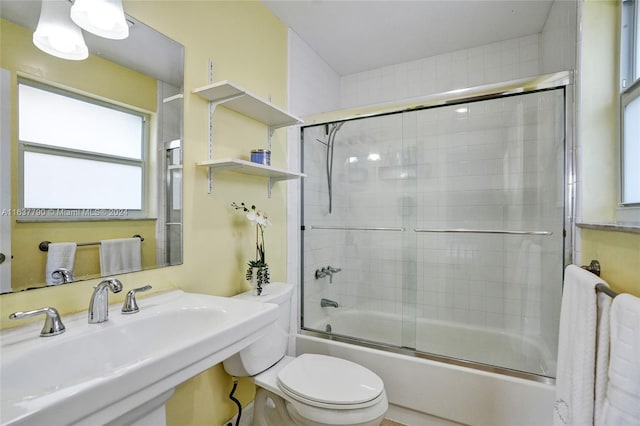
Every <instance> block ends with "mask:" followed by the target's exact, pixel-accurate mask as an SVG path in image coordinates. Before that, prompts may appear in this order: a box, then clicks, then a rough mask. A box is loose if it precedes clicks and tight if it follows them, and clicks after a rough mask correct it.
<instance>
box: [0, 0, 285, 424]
mask: <svg viewBox="0 0 640 426" xmlns="http://www.w3.org/2000/svg"><path fill="white" fill-rule="evenodd" d="M124 6H125V11H126V12H127V13H129V14H131V15H132V16H133V17H134V18H136V19H139V20H140V21H142V22H144V23H145V24H147V25H150V26H152V27H154V28H156V29H157V30H158V31H160V32H162V33H164V34H165V35H167V36H169V37H171V38H173V39H174V40H176V41H178V42H179V43H182V44H183V45H184V46H185V99H184V140H185V150H184V164H185V166H184V174H183V179H184V198H183V203H184V264H183V265H180V266H173V267H168V268H162V269H155V270H151V271H144V272H138V273H133V274H126V275H123V276H122V277H121V280H122V282H123V284H124V286H125V290H127V289H129V288H132V287H135V286H137V285H140V284H151V285H152V286H153V287H154V289H153V292H158V291H165V290H168V289H172V288H182V289H184V290H186V291H195V292H201V293H207V294H216V295H233V294H236V293H238V292H240V291H243V290H245V289H247V288H248V287H247V284H246V282H245V281H244V269H245V264H246V262H247V261H248V260H250V259H252V258H253V256H254V249H253V248H254V241H255V234H254V229H253V228H251V227H250V226H249V223H248V221H245V220H238V217H239V216H238V215H239V213H237V212H235V211H234V210H233V209H231V207H229V205H230V204H231V202H233V201H236V202H241V201H244V202H247V203H252V204H255V205H256V206H257V207H258V208H259V209H262V210H265V211H266V212H267V213H268V214H269V217H270V219H271V221H272V222H273V226H272V227H270V228H268V229H267V230H266V232H265V238H266V248H267V258H268V261H269V264H270V266H271V271H272V280H274V281H278V280H279V281H282V280H284V279H285V278H286V210H285V208H286V207H285V186H284V185H283V184H276V185H275V186H274V190H273V195H272V198H270V199H269V198H267V186H266V185H267V184H266V180H265V179H264V178H260V177H252V176H245V175H236V174H232V173H228V174H219V175H216V179H215V181H214V191H213V193H212V194H207V173H206V170H204V169H200V168H196V166H195V163H196V162H197V161H202V160H206V159H207V129H208V124H207V123H208V122H207V114H208V113H207V111H208V107H207V102H206V101H204V100H203V99H201V98H199V97H198V96H196V95H192V94H191V93H190V92H191V90H192V89H193V88H195V87H199V86H202V85H205V84H207V82H208V81H207V77H208V61H209V59H211V60H213V62H214V78H215V80H216V81H219V80H231V81H233V82H235V83H237V84H239V85H241V86H243V87H245V88H247V89H248V90H250V91H251V92H253V93H255V94H256V95H258V96H261V97H264V98H267V97H268V96H271V100H272V102H273V103H274V104H276V105H278V106H280V107H283V108H286V87H287V66H286V65H287V32H286V28H285V27H284V26H283V25H282V24H281V23H280V22H279V21H278V20H277V19H276V18H275V17H274V16H273V15H272V14H271V13H270V12H269V11H268V10H267V9H266V7H264V6H263V5H262V3H260V2H257V1H185V0H183V1H179V0H175V1H133V0H131V1H126V0H125V3H124ZM285 137H286V135H285V131H284V130H278V131H276V132H275V135H274V138H273V146H272V164H273V165H274V166H276V167H285V165H286V157H285V155H286V147H285ZM266 140H267V129H266V126H264V125H262V124H261V123H258V122H255V121H253V120H250V119H247V118H245V117H242V116H240V115H238V114H236V113H234V112H232V111H230V110H227V109H226V108H224V107H217V109H216V111H215V115H214V156H215V157H216V158H221V157H227V156H234V157H240V158H242V157H244V158H248V156H249V151H250V150H251V149H253V148H264V147H265V145H266ZM97 282H98V281H97V280H90V281H85V282H81V283H75V284H72V285H69V286H61V287H57V288H45V289H40V290H33V291H29V292H20V293H13V294H7V295H2V296H0V309H1V311H2V313H1V318H0V327H3V328H6V327H12V326H16V325H18V324H16V323H15V322H10V321H9V320H8V319H7V316H8V313H10V312H13V311H15V310H25V309H31V308H37V307H40V306H45V305H53V306H55V307H56V308H57V309H58V310H59V311H61V313H62V314H63V315H64V314H68V313H71V312H80V311H84V310H86V308H87V306H88V303H89V298H90V296H91V291H92V286H93V285H95V284H97ZM124 293H125V291H123V292H121V293H119V294H116V295H110V297H111V302H121V301H122V299H123V297H124ZM144 296H145V295H141V299H140V300H143V297H144ZM141 306H143V305H142V304H141ZM230 389H231V383H230V378H229V376H228V375H226V374H225V373H224V371H223V370H222V367H221V366H220V365H218V366H216V367H213V368H212V369H210V370H208V371H206V372H204V373H202V374H201V375H199V376H197V377H196V378H194V379H192V380H190V381H189V382H187V383H185V384H183V385H182V386H180V387H179V388H178V389H177V391H176V394H175V395H174V397H172V399H171V400H170V401H169V403H168V405H167V407H168V408H167V416H168V423H169V424H170V425H180V426H186V425H205V424H206V425H217V424H222V422H223V421H225V420H226V419H227V418H229V417H230V416H231V415H232V414H233V413H234V412H235V405H234V404H233V403H232V402H231V401H229V399H228V397H227V395H228V393H229V391H230ZM238 390H239V397H240V400H241V401H242V403H243V404H246V403H247V402H249V401H250V400H251V399H252V397H253V386H252V385H250V384H249V383H248V382H247V381H243V382H242V383H241V385H240V386H239V389H238Z"/></svg>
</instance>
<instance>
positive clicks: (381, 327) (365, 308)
mask: <svg viewBox="0 0 640 426" xmlns="http://www.w3.org/2000/svg"><path fill="white" fill-rule="evenodd" d="M414 127H415V126H413V128H414ZM405 128H406V125H405V121H404V117H403V115H402V114H394V115H388V116H384V117H374V118H366V119H360V120H352V121H347V122H344V123H337V124H336V123H331V124H327V125H319V126H312V127H306V128H305V129H304V141H303V144H302V150H303V154H302V155H303V171H304V172H305V173H306V174H307V176H308V177H307V178H306V179H305V180H304V182H303V219H302V223H303V224H304V231H303V233H302V246H303V254H302V256H303V271H302V274H303V276H302V283H303V310H302V312H303V318H302V323H303V324H302V325H303V328H305V329H308V330H317V331H322V332H330V333H332V334H333V335H335V336H348V337H352V338H356V339H359V340H363V341H368V342H376V343H381V344H387V345H391V346H397V347H402V346H413V345H414V343H415V332H414V328H413V327H412V326H411V325H410V324H411V323H412V322H414V320H415V309H414V308H411V306H412V304H413V305H414V306H415V260H414V261H413V262H411V261H409V260H408V259H410V258H414V259H415V250H414V249H413V248H411V246H409V245H407V243H406V239H407V236H409V238H411V239H414V240H415V236H413V233H412V232H407V229H408V228H407V220H408V218H409V217H408V216H407V215H410V214H413V215H415V195H414V192H415V138H414V139H413V142H407V143H405V141H404V140H403V137H402V135H403V132H404V131H405ZM413 128H411V131H414V130H413ZM330 205H331V211H330V210H329V206H330ZM409 219H410V218H409ZM411 223H413V220H411ZM328 268H332V269H334V270H339V271H336V272H331V273H325V272H323V270H324V271H327V270H329V269H328ZM408 280H413V281H414V283H413V284H411V285H408V284H407V281H408ZM407 289H409V291H407ZM411 289H413V290H411ZM332 302H335V304H337V306H338V307H337V308H336V306H335V305H334V304H333V303H332ZM403 317H406V318H405V320H406V321H403V320H402V319H403Z"/></svg>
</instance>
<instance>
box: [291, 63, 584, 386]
mask: <svg viewBox="0 0 640 426" xmlns="http://www.w3.org/2000/svg"><path fill="white" fill-rule="evenodd" d="M557 89H563V94H564V129H563V135H564V148H565V149H564V167H565V173H564V183H563V187H564V221H563V222H564V223H563V237H564V238H563V262H564V265H568V264H570V263H572V261H573V255H574V238H573V236H574V227H575V216H574V215H575V194H576V172H575V170H576V152H575V151H576V150H575V137H574V135H575V131H574V120H575V114H574V110H573V108H572V107H571V106H572V105H573V104H574V97H575V93H574V90H575V86H574V79H573V72H571V71H562V72H558V73H553V74H547V75H542V76H538V77H535V78H529V79H519V80H513V81H508V82H503V83H497V84H490V85H484V86H478V87H473V88H466V89H460V90H452V91H449V92H444V93H440V94H434V95H429V96H426V97H421V98H413V99H409V100H407V102H404V103H403V104H402V105H389V104H383V105H378V106H371V107H367V108H366V109H367V110H369V111H370V110H372V109H373V110H375V109H377V111H376V112H368V113H363V114H357V115H353V114H351V115H343V116H340V115H339V112H337V113H336V117H332V118H330V119H327V120H324V121H323V120H319V121H315V122H314V123H313V124H309V125H303V126H301V127H300V162H301V169H302V170H301V171H302V172H304V161H303V160H302V159H303V158H304V146H305V141H304V130H305V129H306V128H311V127H317V126H320V125H329V124H331V123H336V122H347V121H354V120H361V119H366V118H374V117H381V116H385V115H392V114H402V113H407V112H414V111H420V110H426V109H433V108H439V107H445V106H453V105H458V104H464V103H470V102H477V101H487V100H495V99H501V98H506V97H512V96H518V95H525V94H532V93H537V92H545V91H552V90H557ZM304 185H305V184H304V180H302V182H301V184H300V203H299V205H300V217H301V218H304ZM304 231H305V225H304V224H301V226H300V231H299V232H300V239H299V241H300V247H299V253H300V263H299V265H298V267H299V269H300V270H299V278H300V283H301V285H300V294H299V303H300V322H299V323H298V325H299V329H298V333H301V334H304V335H309V336H313V337H318V338H325V339H330V340H335V341H339V342H343V343H349V344H354V345H358V346H364V347H368V348H373V349H379V350H383V351H387V352H393V353H398V354H403V355H409V356H414V357H417V358H423V359H428V360H433V361H438V362H444V363H447V364H452V365H457V366H463V367H470V368H474V369H478V370H482V371H488V372H492V373H498V374H503V375H506V376H511V377H517V378H523V379H527V380H533V381H536V382H540V383H548V384H554V383H555V378H553V377H548V376H543V375H539V374H535V373H529V372H525V371H519V370H513V369H509V368H505V367H500V366H494V365H488V364H482V363H479V362H475V361H468V360H464V359H458V358H452V357H448V356H445V355H438V354H432V353H425V352H422V351H419V350H417V349H412V348H406V347H398V346H393V345H389V344H385V343H379V342H374V341H370V340H366V339H361V338H357V337H352V336H344V335H336V334H333V333H329V332H322V331H318V330H311V329H306V328H304V326H303V324H304V283H305V277H304V268H303V267H302V265H304ZM560 285H562V283H560Z"/></svg>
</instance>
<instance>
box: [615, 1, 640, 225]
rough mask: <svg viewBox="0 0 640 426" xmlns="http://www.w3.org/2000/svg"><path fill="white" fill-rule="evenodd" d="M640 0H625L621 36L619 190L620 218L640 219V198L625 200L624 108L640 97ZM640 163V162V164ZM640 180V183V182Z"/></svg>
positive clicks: (618, 211) (620, 219)
mask: <svg viewBox="0 0 640 426" xmlns="http://www.w3.org/2000/svg"><path fill="white" fill-rule="evenodd" d="M639 13H640V3H639V1H638V0H622V12H621V40H620V167H619V170H620V176H619V181H620V184H619V191H618V209H617V214H616V216H617V220H618V221H634V222H635V221H638V220H640V202H632V203H625V202H624V199H623V194H624V182H625V178H624V176H625V175H624V173H625V171H624V164H625V158H624V155H625V152H624V146H625V132H624V110H625V106H626V105H628V104H629V103H630V102H632V101H634V100H636V99H638V98H640V69H639V68H640V66H638V64H639V63H640V58H638V57H637V55H638V51H639V50H640V47H639V46H638V45H637V44H638V43H640V41H639V40H640V37H639V33H640V22H639V21H640V19H639V18H638V16H639ZM639 166H640V165H639ZM639 184H640V183H639Z"/></svg>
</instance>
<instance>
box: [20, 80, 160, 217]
mask: <svg viewBox="0 0 640 426" xmlns="http://www.w3.org/2000/svg"><path fill="white" fill-rule="evenodd" d="M19 85H27V86H31V87H35V88H37V89H40V90H44V91H48V92H51V93H55V94H57V95H61V96H67V97H69V98H73V99H78V100H82V101H84V102H89V103H92V104H94V105H99V106H102V107H106V108H112V109H115V110H119V111H123V112H126V113H129V114H133V115H137V116H140V117H141V118H142V123H143V127H142V138H141V141H140V144H141V158H140V159H131V158H124V157H118V156H113V155H105V154H101V153H96V152H87V151H82V150H77V149H70V148H62V147H56V146H50V145H43V144H38V143H33V142H29V141H22V140H20V139H18V209H17V211H16V215H15V216H16V220H17V221H19V222H40V221H44V222H50V221H74V222H75V221H97V220H131V219H146V218H148V217H149V207H148V206H149V203H148V193H149V178H148V170H149V168H150V167H149V165H148V161H147V159H148V158H149V156H148V152H149V133H150V132H149V122H150V117H149V115H148V114H145V113H143V112H140V111H137V110H133V109H130V108H126V107H124V106H121V105H116V104H114V103H110V102H107V101H104V100H98V99H95V98H91V97H88V96H85V95H81V94H78V93H75V92H72V91H69V90H65V89H61V88H58V87H54V86H50V85H47V84H43V83H40V82H36V81H33V80H29V79H25V78H18V86H19ZM18 86H17V87H16V88H18ZM19 114H20V111H19V108H18V115H19ZM18 119H19V117H18ZM26 152H32V153H40V154H48V155H55V156H61V157H67V158H77V159H86V160H91V161H99V162H104V163H110V164H123V165H132V166H136V167H140V168H141V173H142V178H141V186H142V187H141V200H140V205H141V208H140V209H126V210H125V209H109V208H100V209H95V208H89V207H87V208H82V207H80V208H77V209H61V208H56V207H51V208H37V209H36V208H32V209H29V208H25V202H24V199H25V196H24V190H25V185H24V158H25V153H26Z"/></svg>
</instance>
